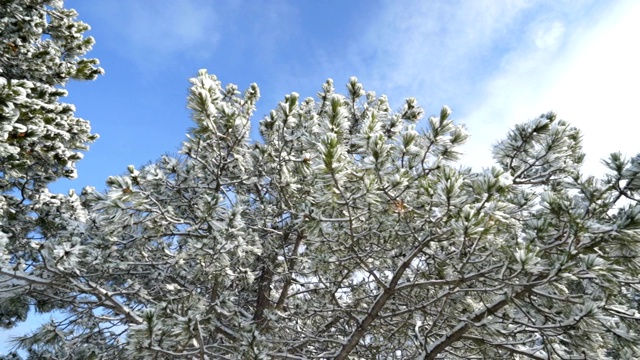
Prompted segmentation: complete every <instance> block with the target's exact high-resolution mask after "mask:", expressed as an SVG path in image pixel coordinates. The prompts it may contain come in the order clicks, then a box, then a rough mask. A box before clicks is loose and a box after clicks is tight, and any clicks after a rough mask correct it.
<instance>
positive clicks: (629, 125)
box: [461, 2, 640, 174]
mask: <svg viewBox="0 0 640 360" xmlns="http://www.w3.org/2000/svg"><path fill="white" fill-rule="evenodd" d="M639 17H640V4H638V3H635V2H626V3H619V4H618V6H617V7H615V8H612V9H608V11H603V12H592V13H591V16H589V17H584V18H580V19H562V18H561V17H559V18H557V19H549V20H548V21H547V22H543V23H538V24H536V25H535V26H533V27H531V29H530V30H529V31H528V33H527V36H526V37H524V38H523V44H522V46H520V47H518V48H516V49H514V50H513V51H512V52H511V53H509V54H508V55H507V56H505V57H504V59H503V63H502V66H501V67H500V71H499V72H497V73H496V74H495V75H494V76H492V77H491V78H490V79H489V81H487V82H486V83H485V85H484V86H483V89H482V91H481V93H480V96H479V97H478V101H476V104H475V105H476V107H475V108H474V109H472V110H471V111H469V112H467V113H466V114H465V117H464V118H462V119H461V120H462V121H463V122H466V123H468V124H469V126H470V128H471V132H472V134H473V135H475V136H474V138H472V140H471V143H470V144H469V146H468V147H467V150H468V153H469V154H470V155H471V156H472V159H473V162H474V163H476V164H483V165H488V164H489V163H490V152H489V149H488V146H487V145H488V143H489V140H490V139H491V140H496V139H495V136H496V135H495V134H496V130H497V129H500V130H501V131H499V132H498V133H503V132H504V130H503V129H506V128H507V126H509V125H513V124H515V123H518V122H521V121H523V120H526V119H527V118H531V117H534V116H536V115H538V114H540V113H542V112H545V111H555V112H557V113H558V115H559V117H561V118H563V119H566V120H568V121H569V122H570V123H572V124H573V125H575V126H577V127H578V128H580V129H581V130H583V133H584V147H585V152H586V154H587V159H586V163H585V171H586V172H587V173H590V174H599V173H601V172H602V170H603V168H602V167H601V166H600V165H599V161H600V159H601V158H603V157H606V156H607V155H608V154H609V153H611V152H613V151H618V150H620V151H622V152H623V153H626V154H628V155H634V154H635V153H637V152H638V151H639V150H640V146H638V140H637V134H639V133H640V121H638V120H640V119H638V118H639V117H640V116H639V115H637V112H638V108H637V101H638V100H637V97H638V94H640V91H639V87H640V70H639V69H638V66H637V64H638V63H640V46H639V45H638V44H637V42H635V40H634V39H633V38H634V37H635V34H638V33H639V32H640V24H638V22H637V19H638V18H639Z"/></svg>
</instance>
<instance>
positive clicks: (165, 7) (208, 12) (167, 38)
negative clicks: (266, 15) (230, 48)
mask: <svg viewBox="0 0 640 360" xmlns="http://www.w3.org/2000/svg"><path fill="white" fill-rule="evenodd" d="M93 10H94V11H95V12H96V13H97V14H95V16H99V17H100V18H101V20H102V21H104V22H105V25H104V26H105V27H107V28H109V29H110V30H111V31H113V32H114V33H113V35H115V36H114V39H115V41H117V42H118V43H112V44H111V48H113V49H114V50H115V51H118V52H120V55H121V56H125V57H129V58H131V59H133V60H135V61H136V62H138V63H140V64H144V63H147V64H151V66H157V65H158V63H161V62H162V60H166V58H167V57H170V56H181V57H184V56H189V57H201V56H206V55H207V54H210V53H212V50H214V49H215V47H216V45H217V43H218V41H219V39H220V31H221V29H220V28H219V27H218V26H217V25H218V23H219V22H220V16H219V15H218V14H217V13H216V12H215V11H214V7H213V6H210V4H207V3H206V2H204V3H203V2H202V1H198V0H180V1H144V0H130V1H128V2H127V4H126V6H123V5H122V3H121V2H117V1H114V2H100V4H96V5H94V7H93Z"/></svg>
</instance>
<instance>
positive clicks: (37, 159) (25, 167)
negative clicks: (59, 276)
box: [0, 0, 102, 327]
mask: <svg viewBox="0 0 640 360" xmlns="http://www.w3.org/2000/svg"><path fill="white" fill-rule="evenodd" d="M76 15H77V14H76V12H75V11H74V10H68V9H65V8H63V3H62V1H55V0H47V1H45V0H1V1H0V267H1V268H2V274H0V326H2V327H11V326H13V325H14V324H15V322H16V321H20V320H24V318H25V316H26V313H27V311H28V308H29V305H30V304H31V305H33V304H35V305H37V307H38V308H39V310H42V311H46V310H48V309H50V308H51V307H52V306H54V305H53V303H52V297H51V296H49V295H52V294H48V295H47V296H46V297H42V296H40V295H41V294H42V293H45V292H47V291H48V287H47V286H34V284H33V283H28V282H25V281H22V280H18V279H16V278H15V277H13V276H12V275H11V273H12V272H14V271H17V272H18V273H23V274H30V275H34V276H35V275H36V274H38V275H40V273H38V272H37V266H36V267H34V264H38V265H43V263H42V261H43V259H42V258H41V257H40V256H39V253H38V252H37V251H36V248H37V247H38V246H40V244H42V243H43V242H44V239H45V238H46V236H48V234H49V233H51V232H55V233H56V234H58V235H61V234H60V232H59V230H60V229H63V228H67V227H69V223H68V222H69V221H70V218H69V214H70V213H69V211H67V210H70V209H78V206H79V201H78V197H77V196H62V195H53V194H50V193H49V192H48V190H47V184H49V183H50V182H52V181H54V180H56V179H59V178H62V177H66V178H74V177H75V176H76V170H75V163H76V162H77V161H78V160H80V159H81V158H82V154H81V153H80V152H79V151H82V150H86V149H87V144H89V143H90V142H92V141H93V140H95V139H96V137H97V136H96V135H93V134H91V133H90V128H89V123H88V122H87V121H85V120H83V119H79V118H77V117H75V116H74V111H75V108H74V106H73V105H70V104H65V103H62V102H60V98H62V97H64V96H66V94H67V93H66V91H65V90H64V85H65V84H66V83H67V81H68V80H69V79H79V80H93V79H95V78H96V76H98V75H99V74H100V73H102V69H100V68H98V67H97V64H98V61H97V60H95V59H86V58H84V57H83V55H84V54H85V53H86V52H87V51H88V50H90V49H91V46H92V45H93V39H92V38H90V37H83V35H82V34H83V32H84V31H86V30H88V29H89V27H88V25H86V24H84V23H82V22H80V21H77V20H75V17H76ZM76 215H78V214H75V215H74V216H76ZM72 229H73V226H71V227H69V231H73V230H72ZM43 276H45V277H46V275H43Z"/></svg>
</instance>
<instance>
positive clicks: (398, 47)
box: [353, 0, 530, 107]
mask: <svg viewBox="0 0 640 360" xmlns="http://www.w3.org/2000/svg"><path fill="white" fill-rule="evenodd" d="M403 5H404V6H398V3H397V2H390V3H386V5H385V7H383V8H382V9H381V10H380V11H379V18H376V19H372V21H371V26H369V28H368V29H367V30H366V32H365V34H366V35H365V37H364V39H363V41H362V42H361V43H358V44H356V46H355V47H354V49H353V56H354V57H356V58H357V59H359V62H360V64H361V65H360V66H359V68H361V69H363V70H364V71H365V75H364V76H363V77H366V78H369V79H371V80H370V81H371V84H370V85H368V86H373V87H375V88H378V89H382V90H383V91H384V92H385V93H387V94H389V95H391V96H393V95H397V96H400V97H407V96H416V97H418V99H423V101H425V100H426V99H428V101H432V100H435V99H438V100H439V99H455V98H457V97H459V96H460V94H461V93H465V94H466V93H467V92H470V91H471V89H472V88H473V87H474V84H473V83H472V82H473V81H474V77H475V76H476V73H477V72H478V69H477V65H478V62H479V61H483V60H488V59H489V58H490V57H491V52H492V51H493V49H492V48H493V47H494V46H495V44H496V43H499V42H500V41H503V40H504V39H505V38H508V37H510V34H509V30H510V28H511V27H512V26H513V24H514V22H516V21H517V19H518V17H519V15H520V14H521V13H522V12H523V11H524V10H526V9H527V8H528V7H529V6H530V5H529V3H528V1H493V0H482V1H469V2H462V3H454V2H426V1H425V2H421V1H414V2H406V3H403ZM504 45H506V46H509V44H504ZM501 46H502V45H501ZM392 98H393V97H392ZM441 105H443V104H441V103H438V104H429V106H436V107H439V106H441Z"/></svg>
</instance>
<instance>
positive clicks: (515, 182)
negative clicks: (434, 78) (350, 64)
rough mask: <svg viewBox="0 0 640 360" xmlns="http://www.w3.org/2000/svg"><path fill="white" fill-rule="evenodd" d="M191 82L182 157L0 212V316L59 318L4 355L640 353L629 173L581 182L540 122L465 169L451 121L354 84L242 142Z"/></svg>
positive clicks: (222, 107) (235, 119) (636, 210)
mask: <svg viewBox="0 0 640 360" xmlns="http://www.w3.org/2000/svg"><path fill="white" fill-rule="evenodd" d="M191 84H192V86H191V90H190V93H189V97H188V107H189V108H190V109H191V111H192V118H193V120H194V122H195V126H194V128H193V129H192V130H190V132H189V135H188V137H187V139H186V140H185V141H184V143H183V145H182V148H181V151H180V154H179V155H176V156H169V155H167V156H163V157H161V158H160V159H159V160H157V161H156V162H154V163H151V164H149V165H146V166H144V167H141V168H136V167H134V166H130V167H128V169H127V172H126V173H125V174H124V175H120V176H112V177H110V178H109V179H108V180H107V185H108V189H107V190H106V191H104V192H102V191H97V190H95V189H92V188H86V189H85V190H84V191H83V193H82V194H81V196H77V195H75V194H70V195H69V196H64V195H57V194H50V193H49V192H48V191H47V190H46V187H45V188H37V189H34V190H33V192H32V193H30V194H33V195H32V196H31V197H30V199H33V200H32V201H33V203H27V202H22V203H15V201H14V200H12V201H14V203H13V204H14V205H13V206H14V207H16V208H20V207H28V208H29V211H30V212H29V214H31V213H34V214H37V216H38V217H37V221H35V220H34V221H35V224H36V225H37V228H36V230H37V231H35V232H34V231H29V232H27V231H23V232H20V231H15V232H13V233H11V232H7V231H6V230H5V227H3V230H2V231H3V232H4V233H5V234H6V235H5V237H4V240H3V241H4V242H2V245H0V254H1V255H2V259H1V261H2V262H1V263H0V277H1V279H2V281H1V282H0V300H1V301H2V302H4V303H6V304H8V303H10V302H11V301H14V302H18V305H15V304H14V305H13V306H16V307H17V308H24V307H25V306H26V307H28V306H29V305H30V304H31V305H35V306H37V307H38V308H39V309H41V310H45V311H47V310H51V309H60V310H64V314H65V316H59V317H58V318H57V319H56V320H52V322H51V323H48V324H46V325H44V326H43V327H42V328H41V329H39V330H38V331H37V332H35V333H33V334H32V335H30V336H25V337H22V338H20V339H18V341H17V343H18V344H19V345H20V346H21V347H23V348H24V349H28V350H29V352H30V356H31V357H32V358H45V357H46V358H51V359H72V358H74V359H75V358H106V359H117V358H131V359H150V358H157V359H173V358H175V359H179V358H184V359H246V358H251V359H267V358H279V359H347V358H349V359H392V358H397V359H414V358H415V359H473V358H478V359H479V358H486V359H503V358H504V359H594V358H598V359H607V358H608V359H635V358H638V357H639V356H640V348H639V347H638V345H637V344H638V340H639V339H638V325H639V320H640V314H639V313H638V301H639V300H640V294H639V292H638V281H639V280H638V279H639V276H640V273H639V272H640V271H639V262H638V251H639V241H640V204H639V199H640V198H639V196H640V155H639V156H635V157H633V158H631V159H625V158H624V157H623V156H622V155H620V154H612V155H611V156H610V157H609V158H608V159H607V160H605V161H604V163H605V164H606V165H607V167H608V169H609V172H608V173H607V174H606V175H605V176H604V177H603V178H601V179H598V178H594V177H588V176H585V175H583V174H582V173H581V172H580V164H581V162H582V160H583V158H584V154H583V153H582V151H581V142H580V141H581V135H580V132H579V131H578V130H577V129H576V128H574V127H571V126H570V125H569V124H568V123H567V122H565V121H562V120H559V119H557V118H556V116H555V114H553V113H548V114H543V115H541V116H539V117H537V118H535V119H533V120H531V121H528V122H526V123H523V124H521V125H517V126H515V127H514V128H513V129H512V130H511V131H509V132H508V134H507V136H506V138H505V139H503V140H501V141H498V142H497V143H495V145H494V147H493V154H494V159H495V166H494V167H491V168H489V169H485V170H482V171H474V170H472V169H470V168H468V167H465V166H462V165H461V162H460V160H459V158H460V153H459V152H458V148H459V146H460V145H462V144H463V143H464V142H465V140H466V138H467V133H466V131H465V129H464V127H462V126H460V125H457V124H455V123H454V122H453V121H452V119H451V110H450V109H449V108H447V107H444V108H443V109H442V110H441V111H440V113H439V114H438V115H437V116H431V117H428V118H427V119H426V120H423V110H422V109H421V108H420V107H419V106H418V105H417V102H416V100H415V99H412V98H410V99H407V100H406V101H405V103H404V105H403V106H402V107H401V108H400V109H399V111H393V110H392V109H391V106H390V105H389V102H388V100H387V98H386V97H385V96H377V95H376V94H375V93H373V92H366V91H365V90H364V88H363V86H362V85H361V84H360V83H358V81H357V80H356V79H355V78H351V79H350V80H349V82H348V83H347V89H346V92H345V94H344V95H341V94H339V93H338V92H336V91H335V89H334V87H333V83H332V81H331V80H329V81H327V82H326V83H325V84H324V85H323V86H322V89H321V91H320V92H319V93H318V95H317V97H316V98H315V99H314V98H306V99H301V98H300V96H299V95H298V94H296V93H292V94H290V95H287V96H285V98H284V100H283V101H282V102H281V103H279V104H278V106H277V108H276V109H275V110H273V111H271V113H270V114H269V115H268V116H266V117H265V118H264V119H263V120H261V121H260V123H259V126H260V134H261V136H262V139H261V140H257V141H252V140H250V139H249V133H250V125H251V116H252V113H253V111H254V109H255V104H256V101H257V100H258V98H259V90H258V87H257V86H256V85H251V86H250V87H249V89H247V90H246V91H244V92H242V93H241V92H239V91H238V88H237V87H236V86H235V85H227V86H225V87H223V86H222V85H221V83H220V81H219V80H218V79H217V78H216V77H215V76H213V75H210V74H208V73H207V72H206V71H205V70H201V71H200V72H199V73H198V75H197V76H196V77H195V78H193V79H191ZM7 139H8V138H7ZM7 143H8V140H3V144H7ZM20 159H22V161H27V162H28V161H35V160H29V159H24V158H20ZM43 166H44V165H43ZM4 173H5V174H6V171H5V172H4ZM9 196H10V195H9V193H8V192H5V193H3V198H4V199H7V198H9ZM5 202H6V200H5ZM3 206H4V208H3V210H4V212H2V218H1V219H2V222H3V226H5V225H4V224H5V222H7V221H12V224H14V225H13V226H16V228H18V229H19V228H20V227H19V226H21V224H22V222H21V221H23V220H22V219H21V218H19V217H18V218H15V217H16V215H12V214H13V213H11V212H10V211H8V210H6V209H8V208H7V207H6V205H3ZM25 211H26V210H25ZM22 214H23V215H22V216H27V215H25V214H27V212H24V211H23V213H22ZM12 216H13V217H12ZM24 224H25V226H31V224H32V223H30V222H29V221H24ZM34 233H37V234H38V236H37V237H36V236H34V235H33V234H34ZM19 301H23V302H22V303H20V302H19ZM5 308H10V307H2V310H1V311H0V316H1V317H0V318H1V319H2V321H3V324H5V325H6V326H9V325H10V324H12V322H13V321H15V320H22V318H21V317H20V316H18V315H20V314H23V313H20V312H17V313H16V312H7V311H5V310H4V309H5ZM16 314H18V315H16Z"/></svg>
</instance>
